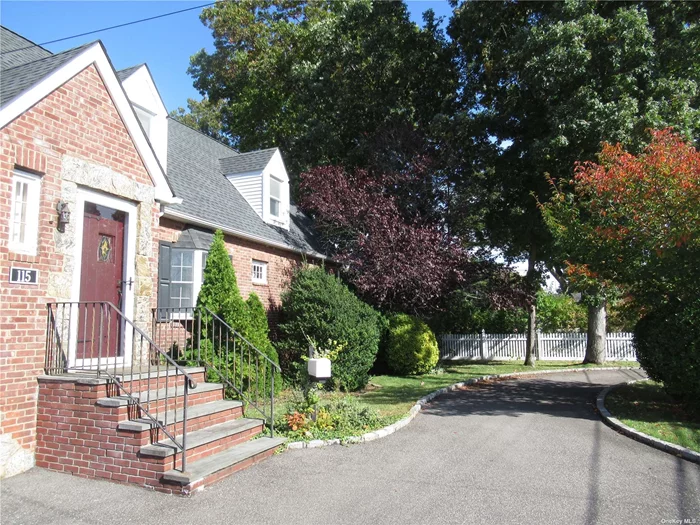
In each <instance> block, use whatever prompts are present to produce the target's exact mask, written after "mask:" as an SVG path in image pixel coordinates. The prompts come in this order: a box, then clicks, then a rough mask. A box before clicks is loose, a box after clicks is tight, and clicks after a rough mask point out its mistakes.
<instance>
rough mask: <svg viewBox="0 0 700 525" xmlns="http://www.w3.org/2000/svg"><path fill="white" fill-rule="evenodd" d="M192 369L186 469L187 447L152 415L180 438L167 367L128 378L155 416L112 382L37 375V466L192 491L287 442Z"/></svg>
mask: <svg viewBox="0 0 700 525" xmlns="http://www.w3.org/2000/svg"><path fill="white" fill-rule="evenodd" d="M187 370H188V373H189V374H190V375H192V376H193V377H194V379H195V380H196V381H197V383H198V384H197V387H196V388H195V389H191V390H190V391H189V393H188V409H187V419H188V420H187V441H186V454H187V465H186V466H187V470H186V472H181V465H182V453H181V452H179V450H178V449H177V447H176V446H175V445H174V444H173V442H172V441H171V440H170V439H169V438H168V437H167V436H166V435H164V433H163V432H161V431H160V430H159V429H158V427H157V425H156V424H155V422H154V421H153V420H154V419H155V420H157V421H159V422H160V423H161V424H163V425H164V426H165V428H166V430H167V432H168V433H169V434H171V435H174V436H175V437H176V439H177V441H178V442H180V443H182V431H183V428H182V425H183V417H184V416H183V401H184V398H183V390H182V388H177V385H176V384H175V380H176V378H174V377H173V376H172V374H171V373H169V372H168V371H162V372H160V373H153V374H150V376H149V374H139V375H135V376H133V377H125V378H123V381H125V382H126V381H129V380H132V381H133V391H134V392H135V393H134V394H133V397H136V396H138V398H139V399H140V401H141V402H142V403H145V402H147V401H150V405H149V408H148V410H149V413H150V416H151V417H148V415H146V414H144V413H141V411H140V409H139V408H138V406H137V405H135V404H134V400H133V399H131V398H130V396H125V395H117V394H119V392H117V391H116V388H115V386H114V384H113V383H110V382H109V381H108V380H105V379H102V378H97V377H95V376H94V375H92V376H90V375H82V376H81V375H77V374H66V375H62V376H40V377H39V379H38V381H39V402H38V416H37V449H36V465H37V466H38V467H43V468H47V469H50V470H56V471H60V472H69V473H71V474H74V475H77V476H82V477H88V478H102V479H107V480H110V481H114V482H118V483H131V484H136V485H141V486H145V487H148V488H151V489H154V490H158V491H161V492H166V493H173V494H181V495H188V494H191V493H193V492H196V491H199V490H202V489H203V488H204V487H206V486H208V485H209V484H211V483H213V482H215V481H218V480H219V479H222V478H224V477H226V476H228V475H230V474H232V473H233V472H236V471H238V470H241V469H243V468H246V467H248V466H250V465H252V464H254V463H257V462H258V461H260V460H262V459H264V458H266V457H268V456H270V455H272V454H273V453H274V452H275V450H277V448H278V447H279V446H280V445H281V444H282V443H283V442H284V439H281V438H269V437H259V436H258V434H260V432H261V431H262V430H263V426H264V425H263V421H262V420H260V419H249V418H244V417H243V406H242V403H241V402H240V401H231V400H226V399H224V398H223V394H224V389H223V386H222V385H221V384H217V383H206V382H204V369H203V368H189V369H187ZM180 380H181V378H180ZM165 392H167V393H168V396H167V401H166V400H165V399H163V398H164V394H165ZM154 400H158V401H154ZM256 436H258V438H257V439H253V438H255V437H256Z"/></svg>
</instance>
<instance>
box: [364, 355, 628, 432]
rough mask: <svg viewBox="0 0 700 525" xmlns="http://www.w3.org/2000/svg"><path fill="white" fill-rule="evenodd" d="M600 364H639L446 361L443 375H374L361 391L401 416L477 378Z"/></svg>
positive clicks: (375, 404) (385, 411)
mask: <svg viewBox="0 0 700 525" xmlns="http://www.w3.org/2000/svg"><path fill="white" fill-rule="evenodd" d="M599 366H610V367H616V366H635V367H636V366H639V365H638V363H634V362H609V363H605V364H604V365H582V364H581V363H580V362H568V361H539V362H538V363H537V366H536V367H535V368H532V367H527V366H524V365H523V364H522V362H520V361H495V362H490V363H474V364H459V365H451V364H443V365H442V367H443V369H444V371H445V373H443V374H425V375H420V376H410V377H395V376H374V377H372V378H371V379H370V382H369V385H368V386H367V389H366V391H365V392H362V393H359V394H357V395H358V397H359V398H360V399H361V400H362V401H363V402H364V403H365V404H367V405H369V406H372V407H374V408H375V409H377V410H378V411H379V413H380V415H382V416H386V417H391V418H396V419H400V418H401V417H403V416H405V415H406V414H408V411H409V410H410V408H411V407H412V406H413V405H414V404H415V402H416V401H418V400H419V399H420V398H421V397H423V396H425V395H427V394H429V393H431V392H434V391H435V390H438V389H440V388H443V387H446V386H449V385H453V384H454V383H459V382H460V381H466V380H467V379H472V378H475V377H481V376H485V375H496V374H509V373H512V372H533V371H538V370H560V369H565V368H595V367H599Z"/></svg>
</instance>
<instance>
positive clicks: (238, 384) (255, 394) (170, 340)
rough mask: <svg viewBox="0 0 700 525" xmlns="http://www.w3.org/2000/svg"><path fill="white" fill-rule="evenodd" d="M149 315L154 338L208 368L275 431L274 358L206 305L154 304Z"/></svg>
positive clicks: (174, 353) (176, 355) (177, 354)
mask: <svg viewBox="0 0 700 525" xmlns="http://www.w3.org/2000/svg"><path fill="white" fill-rule="evenodd" d="M152 320H153V339H154V340H155V341H157V342H158V344H159V345H160V346H161V347H163V348H166V349H168V351H169V354H170V356H171V357H173V358H174V359H177V360H180V361H184V362H188V363H191V364H195V365H200V366H204V367H206V369H207V372H208V375H209V376H210V377H211V378H212V379H214V380H216V381H219V382H221V383H223V384H224V385H225V386H226V388H227V390H228V391H229V393H230V394H231V395H233V396H235V397H238V398H240V399H241V401H244V402H245V405H246V409H247V408H249V407H250V408H254V409H255V410H256V411H257V412H259V413H260V414H262V416H263V418H264V419H265V421H266V422H267V424H268V426H269V428H270V435H271V436H274V433H275V426H274V409H275V376H276V375H278V374H280V372H281V370H280V367H279V365H278V364H277V363H275V362H274V361H272V360H271V359H270V358H269V357H268V356H267V355H265V354H264V353H263V352H262V351H260V350H259V349H258V348H256V347H255V345H253V344H252V343H251V342H250V341H248V340H247V339H246V338H245V337H243V336H242V335H241V334H240V333H238V332H237V331H236V330H234V329H233V328H232V327H231V326H230V325H229V324H227V323H226V322H225V321H224V320H223V319H221V318H220V317H219V316H217V315H216V314H214V313H213V312H211V311H210V310H208V309H207V308H204V307H198V308H192V307H190V308H184V307H183V308H154V309H153V316H152ZM278 386H279V383H278Z"/></svg>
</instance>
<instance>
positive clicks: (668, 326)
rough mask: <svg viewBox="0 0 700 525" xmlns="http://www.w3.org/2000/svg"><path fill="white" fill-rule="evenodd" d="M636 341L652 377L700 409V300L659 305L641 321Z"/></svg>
mask: <svg viewBox="0 0 700 525" xmlns="http://www.w3.org/2000/svg"><path fill="white" fill-rule="evenodd" d="M634 342H635V345H636V347H637V358H638V360H639V363H640V364H641V365H642V368H644V370H646V372H647V374H649V377H650V378H651V379H653V380H654V381H659V382H662V383H663V385H664V388H665V389H666V391H667V392H668V394H669V395H670V396H672V397H673V398H675V399H677V400H679V401H681V402H683V403H686V404H687V405H689V406H690V407H692V408H694V409H695V410H696V411H698V410H700V300H698V299H697V298H695V299H694V300H693V301H692V302H688V303H681V302H680V301H674V302H669V303H666V304H664V305H661V306H659V307H657V308H656V309H654V310H653V311H652V312H650V313H649V314H647V315H645V316H644V317H643V318H642V319H641V320H640V321H639V323H637V327H636V328H635V331H634Z"/></svg>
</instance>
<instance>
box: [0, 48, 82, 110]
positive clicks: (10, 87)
mask: <svg viewBox="0 0 700 525" xmlns="http://www.w3.org/2000/svg"><path fill="white" fill-rule="evenodd" d="M94 43H95V42H90V43H88V44H84V45H82V46H80V47H76V48H73V49H69V50H68V51H63V52H62V53H56V54H55V55H48V56H45V57H42V58H40V59H38V60H34V61H32V62H27V63H24V64H20V65H19V66H15V67H11V68H7V69H3V70H2V75H1V76H0V77H1V78H0V106H4V105H5V104H7V103H8V102H9V101H10V100H12V99H13V98H15V97H16V96H17V95H19V94H21V93H23V92H24V91H26V90H28V89H29V88H31V87H32V86H34V85H35V84H37V83H38V82H40V81H41V80H42V79H43V78H44V77H46V76H47V75H49V74H51V73H53V72H54V71H56V70H57V69H58V68H60V67H61V66H62V65H64V64H65V63H66V62H69V61H70V60H72V59H73V58H75V57H76V56H77V55H79V54H80V53H82V52H83V51H84V50H85V49H87V48H88V47H90V46H91V45H93V44H94Z"/></svg>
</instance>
